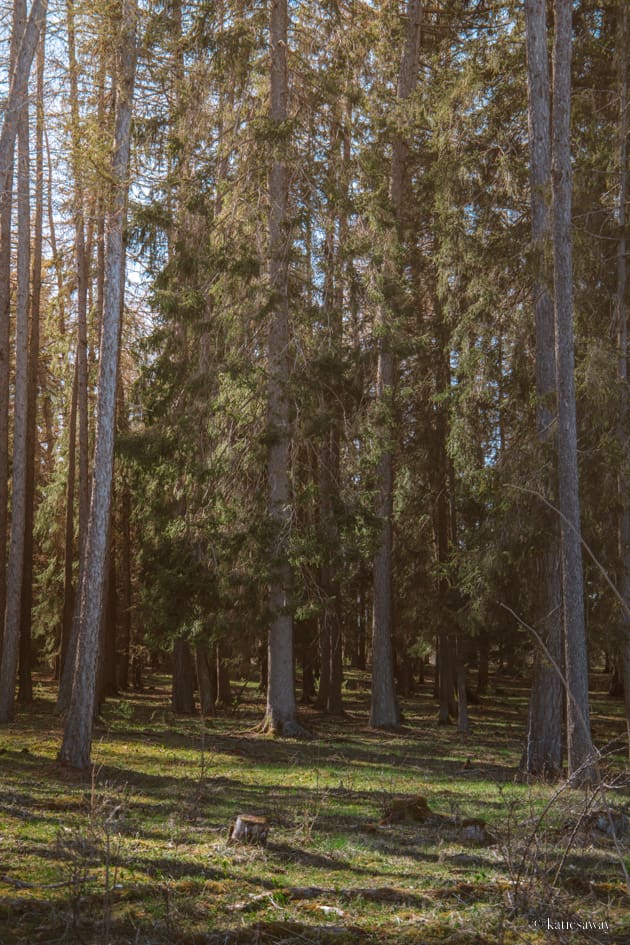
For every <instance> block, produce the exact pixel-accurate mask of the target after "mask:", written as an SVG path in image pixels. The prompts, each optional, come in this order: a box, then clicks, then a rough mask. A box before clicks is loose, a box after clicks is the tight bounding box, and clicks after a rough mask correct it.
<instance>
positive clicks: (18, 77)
mask: <svg viewBox="0 0 630 945" xmlns="http://www.w3.org/2000/svg"><path fill="white" fill-rule="evenodd" d="M47 3H48V0H33V4H32V6H31V12H30V13H29V16H28V20H27V22H26V28H24V30H23V32H21V41H20V44H19V48H18V51H17V54H16V57H15V68H14V69H13V74H12V77H11V83H10V86H9V95H8V98H7V103H6V108H5V110H4V119H3V122H2V130H1V131H0V194H3V193H6V191H7V184H8V181H9V178H10V176H11V174H12V167H13V148H14V145H15V139H16V136H17V130H18V121H19V117H20V113H21V110H22V103H23V102H24V101H25V99H26V98H27V95H28V78H29V75H30V72H31V65H32V64H33V58H34V56H35V50H36V49H37V43H38V41H39V33H40V29H41V27H42V23H43V21H44V17H45V14H46V7H47Z"/></svg>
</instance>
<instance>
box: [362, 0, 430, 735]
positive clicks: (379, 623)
mask: <svg viewBox="0 0 630 945" xmlns="http://www.w3.org/2000/svg"><path fill="white" fill-rule="evenodd" d="M421 20H422V3H421V2H420V0H408V3H407V32H406V37H405V45H404V49H403V53H402V58H401V63H400V72H399V77H398V98H399V99H400V100H401V101H405V100H406V99H408V98H409V96H410V95H411V93H412V92H413V90H414V88H415V87H416V82H417V78H418V60H419V54H420V24H421ZM407 151H408V149H407V145H406V143H405V142H404V141H403V139H402V137H401V136H400V135H399V134H397V135H395V137H394V141H393V155H392V167H391V179H390V198H391V203H392V208H393V211H394V218H395V226H394V233H393V234H392V239H391V244H392V245H391V252H390V258H389V259H388V260H387V261H386V270H387V271H386V281H389V282H390V283H391V285H392V286H393V285H394V284H395V283H396V282H397V280H398V278H399V276H400V273H399V272H397V271H396V270H397V265H396V263H395V256H396V248H397V246H398V244H399V242H400V239H401V228H402V211H403V201H404V195H405V189H406V165H407ZM394 320H395V313H394V312H392V311H391V310H386V308H385V306H382V307H381V309H380V311H379V317H378V335H379V341H378V363H377V376H376V401H377V404H378V406H379V410H380V412H381V420H380V423H379V427H380V429H379V440H380V444H379V449H380V452H381V456H380V459H379V462H378V466H377V470H376V483H377V507H376V517H377V521H378V541H377V550H376V554H375V556H374V613H373V627H372V701H371V706H370V725H372V726H374V727H376V728H392V727H395V726H397V725H398V723H399V720H400V711H399V708H398V701H397V699H396V687H395V685H394V651H393V630H394V628H393V605H392V557H393V523H392V515H393V496H394V467H393V455H392V448H391V445H390V443H389V440H390V438H391V433H392V426H393V403H392V401H393V395H394V377H395V368H394V352H393V337H392V335H393V330H394Z"/></svg>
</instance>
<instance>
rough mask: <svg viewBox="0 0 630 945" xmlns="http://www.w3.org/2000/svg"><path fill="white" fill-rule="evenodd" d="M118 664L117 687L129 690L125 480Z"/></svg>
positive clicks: (126, 486)
mask: <svg viewBox="0 0 630 945" xmlns="http://www.w3.org/2000/svg"><path fill="white" fill-rule="evenodd" d="M120 531H121V536H120V539H121V547H120V570H121V575H120V582H121V594H120V621H121V635H120V636H121V640H120V664H119V669H118V685H119V686H120V688H121V689H123V690H125V689H128V688H129V660H130V653H131V613H132V609H133V592H132V586H131V489H130V488H129V483H128V482H127V480H126V479H125V480H124V481H123V483H122V496H121V513H120Z"/></svg>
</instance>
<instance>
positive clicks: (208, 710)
mask: <svg viewBox="0 0 630 945" xmlns="http://www.w3.org/2000/svg"><path fill="white" fill-rule="evenodd" d="M195 665H196V668H197V685H198V686H199V711H200V712H201V714H202V715H203V716H204V718H205V717H206V716H213V715H216V709H215V706H214V703H215V699H216V693H215V691H214V686H213V684H212V673H211V672H210V661H209V657H208V648H207V646H204V645H202V644H201V643H198V644H197V645H196V647H195Z"/></svg>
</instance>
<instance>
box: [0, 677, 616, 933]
mask: <svg viewBox="0 0 630 945" xmlns="http://www.w3.org/2000/svg"><path fill="white" fill-rule="evenodd" d="M506 690H508V691H509V693H510V696H509V699H507V698H505V700H504V697H503V696H496V695H495V696H493V697H492V698H488V699H487V700H484V701H482V703H481V704H480V705H478V706H474V707H472V708H471V720H472V723H473V727H474V734H473V735H472V736H468V737H467V738H463V737H462V736H460V735H458V734H457V732H456V731H454V730H453V729H449V728H442V727H438V726H437V724H436V719H435V716H436V710H435V705H434V703H433V702H432V700H431V698H430V695H429V687H428V686H427V688H426V691H425V692H424V693H423V694H422V695H420V696H419V697H417V698H414V699H410V700H408V701H407V702H406V703H405V705H404V707H403V708H404V717H405V726H404V727H403V729H401V731H400V732H397V733H394V734H383V733H379V732H374V731H372V730H370V729H369V728H368V727H367V725H366V721H365V720H366V718H367V693H366V690H365V688H364V687H358V688H357V689H355V690H352V691H351V692H348V693H347V700H348V702H347V708H348V715H347V718H346V719H344V720H342V721H339V720H331V719H328V718H326V717H324V716H322V715H320V714H318V713H316V712H314V711H313V710H306V711H305V717H304V722H305V724H306V725H307V726H308V727H309V728H310V729H311V731H312V732H313V734H314V738H313V739H311V740H309V741H304V742H296V741H289V740H282V739H276V740H274V739H269V738H265V737H262V736H260V735H257V734H255V725H256V723H257V722H258V721H259V719H260V717H261V714H262V705H261V704H260V700H259V697H258V694H257V693H256V692H254V691H253V690H248V691H247V693H246V694H245V698H246V701H244V702H242V703H241V704H240V705H239V706H238V710H237V712H236V713H234V714H231V715H230V716H227V717H220V718H218V719H216V720H212V721H208V722H206V723H202V722H201V721H200V720H198V719H186V718H181V717H174V716H173V715H172V713H171V712H170V708H169V689H168V686H167V683H166V680H157V681H156V685H155V686H154V687H153V689H152V690H151V691H149V692H147V693H145V694H143V695H136V694H133V695H128V696H126V697H125V699H124V700H123V701H122V702H120V703H118V704H116V703H112V704H111V705H108V706H107V707H106V709H105V711H104V714H103V718H102V720H101V721H100V722H99V724H98V726H97V728H96V731H95V737H94V751H93V758H94V767H93V771H92V774H91V776H90V777H87V778H85V777H81V776H78V775H77V774H75V773H73V772H70V771H68V770H66V769H63V768H61V767H60V766H59V765H58V764H57V762H56V753H57V751H58V747H59V744H60V737H61V728H60V723H59V722H58V721H57V720H56V719H55V718H54V716H53V714H52V707H53V700H54V693H53V689H52V686H51V685H50V684H49V683H48V682H47V681H46V680H44V679H41V680H39V681H38V686H37V693H38V699H37V701H36V703H35V705H34V706H32V707H31V708H29V710H28V711H26V710H22V711H21V712H20V714H19V715H18V717H17V720H16V721H15V722H13V723H12V724H11V725H9V726H7V727H5V728H3V729H2V730H0V842H1V847H0V877H1V880H0V945H44V943H53V942H60V943H62V942H68V943H75V942H76V943H84V945H91V943H94V945H97V943H98V945H106V943H120V945H122V943H135V945H149V943H150V945H162V943H174V942H181V943H191V945H193V943H194V945H255V943H266V942H268V943H285V945H289V943H291V945H298V943H300V945H304V943H323V945H327V943H332V942H335V943H338V945H345V943H355V942H356V943H359V942H361V943H374V945H376V943H379V945H386V943H392V945H393V943H400V945H407V943H408V945H422V943H426V945H437V943H446V942H448V943H459V945H473V943H477V945H485V943H487V945H496V943H504V945H509V943H515V945H516V943H530V945H537V943H542V942H550V941H558V942H565V941H566V942H576V941H584V942H610V943H624V942H625V943H630V923H628V915H629V914H630V898H629V897H628V890H627V888H626V885H625V879H624V874H623V868H622V861H625V863H626V868H630V841H629V837H628V832H627V831H625V832H623V835H622V836H620V837H618V838H617V839H615V838H614V837H612V836H610V835H609V834H608V833H607V832H606V829H605V824H603V823H599V822H598V820H597V817H598V812H600V811H601V809H602V807H603V802H602V798H601V797H597V796H595V797H593V796H592V795H589V794H587V793H584V792H578V791H569V790H559V789H558V786H554V785H543V784H531V785H526V784H521V783H518V782H517V781H515V774H516V769H517V765H518V760H519V757H520V752H521V747H522V744H521V740H522V738H523V733H524V729H525V714H526V699H527V693H526V691H525V688H524V687H521V688H519V685H518V683H515V682H514V681H512V680H510V681H509V687H508V686H506ZM499 699H501V700H502V701H501V702H499ZM503 701H505V706H504V705H503ZM593 717H594V730H595V731H596V733H597V734H598V740H599V743H600V744H603V743H606V742H611V743H613V742H615V740H617V743H618V744H620V745H621V744H622V743H621V742H620V739H622V737H623V725H624V723H623V718H622V714H621V713H620V712H619V710H618V705H617V703H615V702H613V701H612V700H610V699H609V698H608V697H607V696H605V695H604V693H603V691H602V692H597V693H596V694H595V700H594V705H593ZM202 725H203V726H204V727H203V728H202ZM606 766H607V767H606V780H607V783H609V784H610V785H612V786H611V787H610V788H609V790H608V792H607V796H608V801H609V802H610V805H611V806H612V807H613V808H614V810H616V811H618V812H619V813H618V816H620V817H621V816H622V813H623V811H624V810H625V811H626V813H627V812H628V804H629V803H630V793H629V789H628V780H627V773H628V772H627V765H626V761H625V757H624V755H623V749H622V747H620V748H619V749H618V750H617V751H616V752H613V753H612V754H611V755H610V756H609V757H608V758H607V759H606ZM407 796H409V797H410V798H418V797H424V798H426V800H427V802H428V805H429V808H430V816H429V817H428V818H426V819H422V820H416V819H414V817H413V816H411V815H410V816H409V817H407V816H405V810H404V798H405V797H407ZM401 799H402V800H401ZM401 803H402V808H401V809H402V815H401V816H400V818H398V817H396V818H394V817H392V816H387V811H391V810H392V809H394V810H396V811H397V810H398V809H399V808H400V805H401ZM421 806H422V805H418V804H416V807H417V808H419V809H421ZM237 813H254V814H260V815H262V816H265V817H267V818H268V820H269V822H270V825H271V830H270V835H269V841H268V843H267V846H266V847H264V848H259V847H243V846H235V845H230V844H229V843H228V830H229V825H230V822H231V820H232V818H233V817H234V816H235V815H236V814H237ZM466 823H476V824H479V825H480V826H478V828H475V830H478V835H477V834H475V836H476V839H475V840H474V842H470V841H469V840H467V839H466V836H465V833H464V829H463V825H465V824H466ZM621 823H622V825H623V821H621ZM475 830H473V833H475ZM585 925H588V928H585V927H584V926H585ZM579 926H581V927H579Z"/></svg>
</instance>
